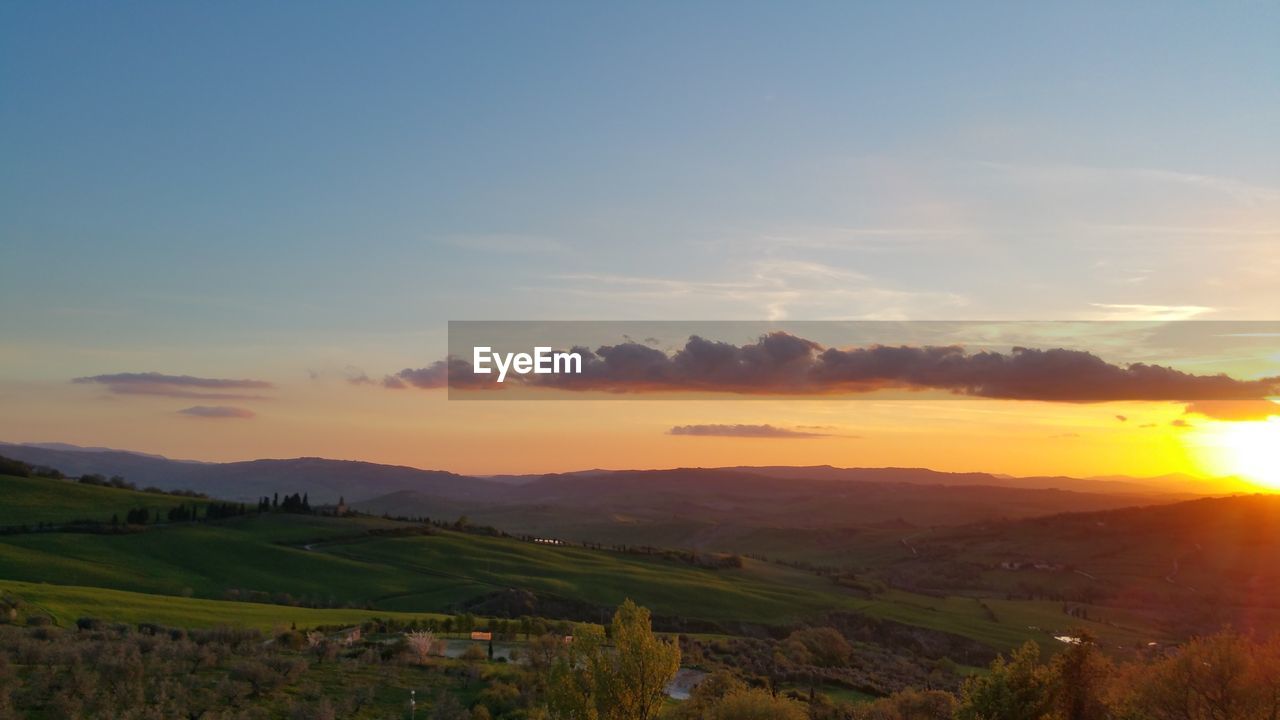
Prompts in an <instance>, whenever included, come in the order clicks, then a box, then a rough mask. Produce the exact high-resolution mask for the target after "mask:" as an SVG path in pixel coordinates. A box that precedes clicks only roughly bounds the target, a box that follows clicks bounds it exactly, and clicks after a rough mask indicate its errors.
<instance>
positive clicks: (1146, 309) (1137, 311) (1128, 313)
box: [1091, 303, 1214, 322]
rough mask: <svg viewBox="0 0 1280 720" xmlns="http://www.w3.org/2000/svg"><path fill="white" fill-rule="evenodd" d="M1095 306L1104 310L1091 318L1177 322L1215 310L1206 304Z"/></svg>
mask: <svg viewBox="0 0 1280 720" xmlns="http://www.w3.org/2000/svg"><path fill="white" fill-rule="evenodd" d="M1093 306H1094V307H1096V308H1101V309H1102V310H1103V312H1100V313H1097V314H1095V316H1094V317H1093V318H1091V319H1093V320H1099V321H1131V320H1142V321H1158V322H1175V321H1178V320H1190V319H1192V318H1195V317H1199V316H1200V315H1204V314H1206V313H1211V312H1213V311H1214V308H1211V307H1206V306H1204V305H1116V304H1109V303H1093Z"/></svg>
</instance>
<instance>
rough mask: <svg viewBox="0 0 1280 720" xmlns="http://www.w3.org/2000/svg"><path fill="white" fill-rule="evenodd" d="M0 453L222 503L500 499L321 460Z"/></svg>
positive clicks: (475, 486)
mask: <svg viewBox="0 0 1280 720" xmlns="http://www.w3.org/2000/svg"><path fill="white" fill-rule="evenodd" d="M0 455H4V456H6V457H11V458H14V459H17V460H22V461H23V462H28V463H32V464H34V465H44V466H48V467H53V468H57V469H58V470H61V471H62V472H63V473H66V474H67V475H72V476H78V475H84V474H89V473H98V474H102V475H123V476H124V477H125V478H127V479H128V480H129V481H130V482H132V483H134V484H135V485H137V486H138V487H148V486H154V487H158V488H161V489H164V490H194V491H196V492H201V493H206V494H208V495H210V496H213V497H219V498H225V499H227V500H238V501H253V500H256V499H257V498H259V497H261V496H263V495H271V494H272V493H276V492H279V493H281V494H288V493H294V492H303V493H309V494H310V497H311V501H312V502H313V503H333V502H337V500H338V498H339V497H345V498H346V500H348V501H349V502H350V501H355V500H360V499H368V498H373V497H378V496H381V495H386V494H388V493H393V492H398V491H402V490H414V491H417V492H423V493H427V494H430V495H431V496H433V497H441V498H450V499H467V500H484V499H486V498H491V497H495V496H498V495H500V494H501V492H502V491H503V489H504V487H505V486H503V485H502V484H500V483H495V482H490V481H487V480H482V479H479V478H473V477H467V476H465V475H457V474H455V473H451V472H445V471H442V470H419V469H417V468H411V467H403V466H398V465H379V464H377V463H366V462H356V461H351V460H327V459H324V458H293V459H288V460H250V461H246V462H232V463H193V462H187V461H182V460H170V459H168V458H163V457H156V456H149V455H140V454H137V453H132V452H127V451H120V450H107V451H96V450H87V449H76V450H66V449H53V448H49V447H34V446H28V445H0Z"/></svg>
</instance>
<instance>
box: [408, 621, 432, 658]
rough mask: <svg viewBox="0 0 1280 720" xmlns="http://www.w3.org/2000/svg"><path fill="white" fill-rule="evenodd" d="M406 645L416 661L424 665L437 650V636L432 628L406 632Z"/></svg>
mask: <svg viewBox="0 0 1280 720" xmlns="http://www.w3.org/2000/svg"><path fill="white" fill-rule="evenodd" d="M404 643H405V647H406V648H408V650H409V656H410V657H411V658H412V659H413V661H414V662H416V663H418V664H419V665H423V664H425V663H426V662H427V660H428V659H429V658H430V657H431V654H432V653H433V652H435V648H436V636H435V633H433V632H431V631H430V630H418V631H416V632H409V633H405V634H404Z"/></svg>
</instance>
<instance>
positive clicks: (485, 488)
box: [0, 443, 1187, 551]
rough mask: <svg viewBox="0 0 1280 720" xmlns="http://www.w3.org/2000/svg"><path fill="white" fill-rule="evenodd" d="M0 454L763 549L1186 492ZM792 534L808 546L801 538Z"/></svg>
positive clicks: (204, 487) (68, 451)
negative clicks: (768, 531)
mask: <svg viewBox="0 0 1280 720" xmlns="http://www.w3.org/2000/svg"><path fill="white" fill-rule="evenodd" d="M0 454H4V455H7V456H10V457H14V458H16V459H18V460H23V461H25V462H29V463H33V464H37V465H45V466H49V467H54V468H57V469H59V470H61V471H63V472H64V473H66V474H68V475H72V476H76V475H81V474H86V473H99V474H103V475H123V476H124V477H125V478H127V479H128V480H129V481H130V482H133V483H134V484H136V485H137V486H138V487H140V488H141V487H148V486H154V487H158V488H161V489H166V490H194V491H196V492H201V493H206V494H208V495H210V496H212V497H218V498H225V499H228V500H237V501H243V502H252V501H254V500H256V499H257V498H258V497H260V496H263V495H271V494H273V493H281V494H289V493H294V492H301V493H308V494H309V496H310V499H311V501H312V502H313V503H315V504H321V503H332V502H336V501H337V500H338V498H339V497H343V498H345V499H346V500H347V501H348V502H349V503H351V504H353V505H355V506H356V507H358V508H360V509H362V510H364V511H366V512H373V513H377V514H382V513H386V514H390V515H393V516H428V517H437V518H439V517H446V518H447V517H457V516H459V515H468V516H470V517H472V519H473V520H476V521H478V522H486V523H490V524H493V525H495V526H497V527H501V528H503V529H506V530H509V531H513V532H529V533H542V534H548V535H553V536H570V537H573V538H575V539H591V540H599V539H612V540H617V541H620V542H628V543H630V542H637V543H652V544H655V545H678V546H694V547H707V548H711V549H727V550H745V551H752V550H756V549H758V548H757V545H756V543H757V542H759V543H761V544H767V542H769V541H767V540H757V541H752V542H747V541H746V540H744V538H746V537H747V536H748V535H750V536H755V537H758V535H759V534H758V533H757V532H756V531H757V530H760V529H762V528H791V529H801V530H804V529H809V530H822V531H825V530H830V529H841V528H845V529H847V528H868V527H874V526H887V525H886V524H900V525H903V526H907V527H922V528H923V527H930V526H944V525H946V526H953V525H961V524H965V523H972V522H979V521H987V520H1001V519H1010V518H1023V517H1032V516H1037V515H1048V514H1053V513H1060V512H1085V511H1096V510H1108V509H1113V508H1119V507H1126V506H1134V505H1150V504H1155V503H1161V502H1172V501H1176V500H1179V499H1183V498H1185V497H1187V495H1185V494H1183V495H1178V494H1172V493H1168V492H1163V491H1161V490H1160V489H1159V488H1156V487H1154V486H1151V485H1148V484H1146V483H1144V482H1141V481H1130V480H1123V479H1105V480H1096V479H1095V480H1078V479H1074V478H1066V477H1062V478H1009V477H1004V476H998V475H992V474H988V473H945V472H937V471H933V470H927V469H921V468H835V467H831V466H813V467H741V468H720V469H707V468H674V469H667V470H620V471H619V470H585V471H580V472H571V473H560V474H547V475H523V476H522V475H506V476H495V477H492V478H482V477H469V476H465V475H458V474H455V473H451V472H446V471H441V470H422V469H418V468H411V467H404V466H394V465H381V464H377V463H368V462H358V461H349V460H329V459H324V458H292V459H270V460H250V461H244V462H232V463H200V462H190V461H179V460H171V459H168V458H164V457H158V456H154V455H144V454H139V453H133V452H129V451H122V450H99V449H93V448H82V447H75V446H72V447H66V446H63V445H61V444H57V443H42V444H40V445H0ZM798 544H803V543H802V542H800V541H798Z"/></svg>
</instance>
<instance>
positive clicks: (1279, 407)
mask: <svg viewBox="0 0 1280 720" xmlns="http://www.w3.org/2000/svg"><path fill="white" fill-rule="evenodd" d="M1186 412H1187V414H1188V415H1200V416H1203V417H1207V418H1212V419H1214V420H1235V421H1248V420H1266V419H1267V418H1269V417H1273V416H1280V404H1277V403H1274V402H1271V401H1270V400H1202V401H1200V402H1194V403H1191V404H1190V405H1187V410H1186Z"/></svg>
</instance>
